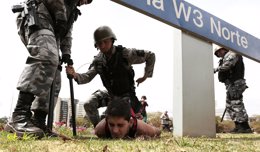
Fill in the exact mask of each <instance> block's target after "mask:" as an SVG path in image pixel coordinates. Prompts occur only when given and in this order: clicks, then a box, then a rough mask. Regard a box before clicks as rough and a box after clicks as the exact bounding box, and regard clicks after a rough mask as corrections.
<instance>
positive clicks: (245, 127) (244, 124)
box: [237, 121, 253, 133]
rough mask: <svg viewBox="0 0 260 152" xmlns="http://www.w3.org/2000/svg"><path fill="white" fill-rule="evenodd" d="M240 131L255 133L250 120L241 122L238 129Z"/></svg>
mask: <svg viewBox="0 0 260 152" xmlns="http://www.w3.org/2000/svg"><path fill="white" fill-rule="evenodd" d="M237 132H238V133H253V130H252V129H251V127H250V126H249V124H248V122H247V121H246V122H242V123H240V128H239V129H238V131H237Z"/></svg>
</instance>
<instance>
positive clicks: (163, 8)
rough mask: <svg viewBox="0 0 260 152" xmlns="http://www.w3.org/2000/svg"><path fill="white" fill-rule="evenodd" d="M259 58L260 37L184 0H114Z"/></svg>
mask: <svg viewBox="0 0 260 152" xmlns="http://www.w3.org/2000/svg"><path fill="white" fill-rule="evenodd" d="M112 1H114V2H117V3H119V4H122V5H125V6H127V7H129V8H132V9H134V10H137V11H139V12H142V13H144V14H146V15H148V16H150V17H153V18H155V19H158V20H160V21H162V22H164V23H166V24H169V25H171V26H173V27H176V28H178V29H181V30H183V31H188V32H191V33H193V34H195V35H197V36H199V37H202V38H204V39H206V40H207V41H212V42H214V43H216V44H219V45H222V46H225V47H227V48H229V49H231V50H234V51H236V52H238V53H240V54H242V55H245V56H247V57H249V58H251V59H253V60H255V61H257V62H260V50H259V49H260V40H259V39H258V38H256V37H254V36H252V35H250V34H248V33H246V32H244V31H242V30H241V29H239V28H237V27H235V26H233V25H231V24H229V23H227V22H225V21H223V20H222V19H220V18H218V17H215V16H213V15H212V14H209V13H207V12H206V11H203V10H201V9H200V8H198V7H196V6H194V5H192V4H190V3H188V2H185V1H183V0H112Z"/></svg>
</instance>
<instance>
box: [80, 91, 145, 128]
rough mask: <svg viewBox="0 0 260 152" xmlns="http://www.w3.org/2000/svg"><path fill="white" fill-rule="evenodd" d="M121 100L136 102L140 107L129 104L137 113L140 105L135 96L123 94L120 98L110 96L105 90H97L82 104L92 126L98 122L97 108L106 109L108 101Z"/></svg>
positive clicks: (132, 103)
mask: <svg viewBox="0 0 260 152" xmlns="http://www.w3.org/2000/svg"><path fill="white" fill-rule="evenodd" d="M122 98H125V99H126V100H129V102H131V101H132V100H136V101H137V102H138V103H139V104H140V105H139V106H138V105H136V104H135V103H134V102H131V106H132V108H133V110H134V112H135V113H136V112H137V111H139V109H140V107H141V103H140V102H139V101H138V99H137V97H136V96H135V94H133V95H132V96H131V95H129V94H124V95H122V96H112V95H110V94H109V93H108V92H107V91H106V90H97V91H96V92H94V93H93V94H92V95H91V96H90V97H89V98H88V99H87V101H86V102H85V103H84V109H85V111H86V114H87V117H88V119H89V120H90V121H91V123H92V124H93V125H94V126H95V125H97V124H98V122H99V121H100V116H99V112H98V108H101V107H107V105H108V103H109V102H110V101H112V100H118V99H122Z"/></svg>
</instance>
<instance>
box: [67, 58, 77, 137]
mask: <svg viewBox="0 0 260 152" xmlns="http://www.w3.org/2000/svg"><path fill="white" fill-rule="evenodd" d="M67 65H68V66H69V65H73V61H72V59H70V60H69V62H68V63H67ZM67 78H68V79H69V83H70V100H71V113H72V129H73V136H77V132H76V116H75V115H76V114H75V104H74V90H73V81H72V78H73V75H70V74H67Z"/></svg>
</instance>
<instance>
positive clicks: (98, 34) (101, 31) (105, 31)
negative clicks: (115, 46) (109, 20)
mask: <svg viewBox="0 0 260 152" xmlns="http://www.w3.org/2000/svg"><path fill="white" fill-rule="evenodd" d="M108 38H112V39H114V40H116V35H115V34H114V32H113V31H112V29H111V28H110V27H108V26H100V27H99V28H97V29H96V30H95V32H94V40H95V47H97V46H96V44H97V42H99V41H102V40H104V39H108Z"/></svg>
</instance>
